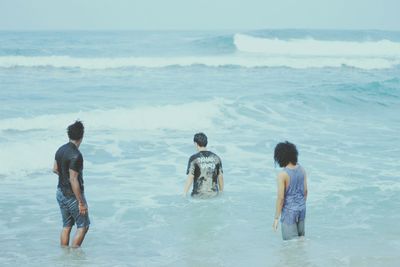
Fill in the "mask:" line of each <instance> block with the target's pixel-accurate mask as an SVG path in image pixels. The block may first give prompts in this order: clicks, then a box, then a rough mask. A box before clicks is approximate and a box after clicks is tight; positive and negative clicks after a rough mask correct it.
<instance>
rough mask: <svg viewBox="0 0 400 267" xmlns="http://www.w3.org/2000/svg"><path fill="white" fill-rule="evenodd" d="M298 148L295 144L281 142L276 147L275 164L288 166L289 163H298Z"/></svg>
mask: <svg viewBox="0 0 400 267" xmlns="http://www.w3.org/2000/svg"><path fill="white" fill-rule="evenodd" d="M298 155H299V152H297V148H296V146H295V145H294V144H292V143H290V142H288V141H285V142H282V143H279V144H277V145H276V147H275V153H274V160H275V164H276V163H278V164H279V166H280V167H286V166H287V165H288V164H289V163H292V164H294V165H296V164H297V156H298Z"/></svg>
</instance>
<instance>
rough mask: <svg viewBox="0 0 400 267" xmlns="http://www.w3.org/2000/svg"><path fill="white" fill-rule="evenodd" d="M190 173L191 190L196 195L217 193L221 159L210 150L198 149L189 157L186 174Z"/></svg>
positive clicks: (221, 171)
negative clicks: (192, 177) (191, 178)
mask: <svg viewBox="0 0 400 267" xmlns="http://www.w3.org/2000/svg"><path fill="white" fill-rule="evenodd" d="M189 173H190V174H192V175H193V176H194V179H193V191H192V196H196V195H215V194H217V193H218V175H219V174H220V173H223V170H222V162H221V159H220V158H219V157H218V156H217V155H216V154H214V153H213V152H211V151H200V152H198V153H196V154H194V155H193V156H191V157H190V159H189V162H188V167H187V171H186V174H189Z"/></svg>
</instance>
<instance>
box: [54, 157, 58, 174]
mask: <svg viewBox="0 0 400 267" xmlns="http://www.w3.org/2000/svg"><path fill="white" fill-rule="evenodd" d="M53 172H54V173H55V174H59V173H58V165H57V161H56V160H54V164H53Z"/></svg>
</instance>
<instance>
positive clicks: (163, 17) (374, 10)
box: [0, 0, 400, 31]
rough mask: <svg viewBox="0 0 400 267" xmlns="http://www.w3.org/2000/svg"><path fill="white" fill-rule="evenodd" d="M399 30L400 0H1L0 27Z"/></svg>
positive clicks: (5, 28) (64, 28)
mask: <svg viewBox="0 0 400 267" xmlns="http://www.w3.org/2000/svg"><path fill="white" fill-rule="evenodd" d="M267 28H312V29H380V30H397V31H399V30H400V0H276V1H271V0H0V30H220V29H230V30H240V29H242V30H243V29H267Z"/></svg>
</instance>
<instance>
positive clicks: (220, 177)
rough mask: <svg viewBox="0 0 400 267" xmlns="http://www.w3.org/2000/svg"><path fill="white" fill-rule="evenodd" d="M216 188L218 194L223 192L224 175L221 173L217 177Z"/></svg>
mask: <svg viewBox="0 0 400 267" xmlns="http://www.w3.org/2000/svg"><path fill="white" fill-rule="evenodd" d="M218 188H219V191H220V192H223V191H224V175H223V174H222V172H220V173H219V175H218Z"/></svg>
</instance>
